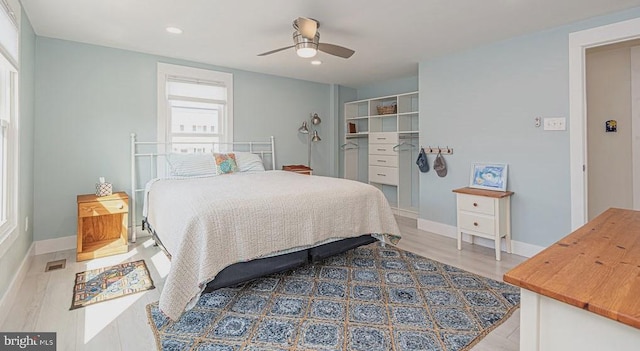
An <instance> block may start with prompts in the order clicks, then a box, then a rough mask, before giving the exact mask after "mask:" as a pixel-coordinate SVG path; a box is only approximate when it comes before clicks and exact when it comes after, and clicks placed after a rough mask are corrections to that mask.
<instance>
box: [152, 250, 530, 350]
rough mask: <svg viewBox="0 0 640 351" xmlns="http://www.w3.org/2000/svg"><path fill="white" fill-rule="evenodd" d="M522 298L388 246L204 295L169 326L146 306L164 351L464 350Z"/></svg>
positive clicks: (501, 285)
mask: <svg viewBox="0 0 640 351" xmlns="http://www.w3.org/2000/svg"><path fill="white" fill-rule="evenodd" d="M519 303H520V292H519V290H518V289H517V288H516V287H514V286H511V285H508V284H505V283H502V282H498V281H495V280H492V279H488V278H484V277H481V276H479V275H475V274H472V273H469V272H467V271H464V270H461V269H458V268H455V267H453V266H449V265H446V264H442V263H440V262H437V261H433V260H430V259H427V258H424V257H421V256H418V255H415V254H413V253H410V252H407V251H403V250H401V249H398V248H394V247H391V246H387V247H386V248H385V247H382V246H381V245H380V244H379V243H374V244H370V245H368V246H365V247H360V248H357V249H353V250H351V251H348V252H346V253H344V254H342V255H339V256H335V257H331V258H329V259H327V260H326V261H324V262H322V263H320V264H314V265H308V266H304V267H301V268H298V269H295V270H292V271H288V272H285V273H280V274H274V275H270V276H267V277H264V278H261V279H258V280H254V281H252V282H249V283H246V284H243V285H240V286H237V287H234V288H227V289H220V290H216V291H214V292H212V293H208V294H203V295H202V296H201V297H200V300H199V301H198V303H197V305H196V306H195V307H194V308H193V309H192V310H189V311H187V312H185V313H184V314H183V315H182V317H181V318H180V320H178V321H177V322H171V321H170V320H169V319H168V318H167V317H165V316H164V315H163V314H162V312H160V310H159V309H158V303H157V302H156V303H152V304H149V305H147V315H148V317H149V324H150V325H151V328H152V329H153V333H154V334H155V338H156V342H157V346H158V349H161V350H171V351H173V350H209V351H238V350H247V351H296V350H317V351H320V350H321V351H335V350H356V351H389V350H395V351H410V350H442V351H459V350H468V349H470V348H471V347H472V346H473V345H475V344H476V343H477V342H478V341H480V339H482V338H483V337H484V336H485V335H487V333H489V332H490V331H491V330H493V329H494V328H495V327H497V326H498V325H500V324H501V323H502V322H503V321H504V320H506V319H507V318H508V317H509V316H510V315H511V313H513V311H514V310H515V309H516V308H517V307H518V305H519Z"/></svg>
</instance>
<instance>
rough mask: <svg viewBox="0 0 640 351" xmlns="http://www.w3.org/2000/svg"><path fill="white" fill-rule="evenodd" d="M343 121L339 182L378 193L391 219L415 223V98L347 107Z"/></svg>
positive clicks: (376, 100) (393, 98)
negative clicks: (341, 176)
mask: <svg viewBox="0 0 640 351" xmlns="http://www.w3.org/2000/svg"><path fill="white" fill-rule="evenodd" d="M394 105H395V106H397V107H396V108H395V109H393V110H394V111H393V112H392V113H385V114H379V113H378V107H379V106H394ZM344 116H345V142H344V143H343V145H342V150H343V151H344V177H345V178H347V179H353V180H358V181H361V182H367V183H369V184H371V185H374V186H376V187H378V188H379V189H380V190H382V192H383V193H384V194H385V196H386V198H387V200H388V201H389V204H390V205H391V207H392V208H393V210H394V211H395V213H396V214H399V215H402V216H407V217H413V218H417V216H418V211H419V192H420V190H419V183H418V168H417V166H416V165H415V160H416V158H417V157H418V151H419V129H420V128H419V111H418V92H413V93H407V94H399V95H391V96H384V97H379V98H373V99H367V100H359V101H352V102H347V103H345V104H344ZM354 129H355V130H354Z"/></svg>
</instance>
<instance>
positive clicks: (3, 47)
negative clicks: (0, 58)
mask: <svg viewBox="0 0 640 351" xmlns="http://www.w3.org/2000/svg"><path fill="white" fill-rule="evenodd" d="M19 34H20V33H19V29H18V20H17V17H16V13H15V12H14V10H13V9H12V8H11V7H10V6H9V4H8V3H7V1H6V0H0V51H2V53H3V54H4V56H6V57H7V59H8V60H9V61H11V63H12V64H13V65H14V66H16V67H17V66H18V36H19Z"/></svg>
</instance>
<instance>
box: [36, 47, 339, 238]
mask: <svg viewBox="0 0 640 351" xmlns="http://www.w3.org/2000/svg"><path fill="white" fill-rule="evenodd" d="M36 54H37V64H36V92H37V97H38V98H37V102H36V111H37V117H36V127H35V139H36V141H35V204H36V205H35V213H34V215H35V223H34V237H35V240H43V239H52V238H58V237H64V236H70V235H75V233H76V195H77V194H86V193H92V192H93V191H94V189H95V188H94V183H95V182H96V180H97V179H98V177H99V176H105V177H106V178H107V180H108V181H110V182H112V183H113V185H114V190H126V191H129V187H130V185H129V134H130V133H132V132H135V133H137V134H138V136H139V139H140V140H154V139H155V135H156V109H157V108H156V64H157V62H166V63H173V64H183V65H188V66H193V67H199V68H208V69H214V70H220V71H225V72H231V73H233V75H234V138H235V140H239V141H246V140H256V139H263V140H265V139H268V137H269V136H270V135H273V136H275V140H276V154H277V158H276V161H277V167H278V168H280V167H281V165H283V164H305V163H306V162H307V148H306V142H307V139H306V137H304V136H303V135H300V134H298V132H297V129H298V127H299V126H300V124H301V123H302V121H303V120H305V119H309V118H310V117H309V115H310V113H312V112H317V113H318V114H319V115H320V117H321V118H322V119H323V123H322V124H321V125H320V126H319V128H318V130H319V133H320V135H321V136H322V141H321V142H319V143H314V149H313V150H314V155H313V161H312V165H313V168H314V171H315V173H316V174H319V175H323V174H331V173H334V172H335V170H334V169H333V164H334V159H333V153H331V151H330V150H331V147H332V144H333V143H335V142H336V141H335V137H333V134H332V133H329V132H328V133H327V134H326V135H325V134H324V132H325V128H326V130H327V131H329V130H331V126H332V123H335V119H336V118H337V117H336V116H333V115H332V114H331V108H330V86H329V85H327V84H319V83H313V82H307V81H301V80H295V79H289V78H282V77H276V76H270V75H265V74H257V73H251V72H246V71H239V70H233V69H228V68H222V67H215V66H210V65H205V64H198V63H193V62H186V61H182V60H177V59H170V58H166V57H159V56H154V55H148V54H142V53H137V52H131V51H125V50H117V49H111V48H106V47H100V46H94V45H87V44H81V43H76V42H70V41H63V40H57V39H51V38H45V37H38V38H37V41H36Z"/></svg>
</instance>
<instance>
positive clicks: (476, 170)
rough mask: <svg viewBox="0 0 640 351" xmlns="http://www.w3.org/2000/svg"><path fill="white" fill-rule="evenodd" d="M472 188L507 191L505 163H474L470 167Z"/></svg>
mask: <svg viewBox="0 0 640 351" xmlns="http://www.w3.org/2000/svg"><path fill="white" fill-rule="evenodd" d="M470 183H471V185H469V186H470V187H472V188H477V189H486V190H497V191H506V190H507V164H505V163H474V164H473V165H472V166H471V180H470Z"/></svg>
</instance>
